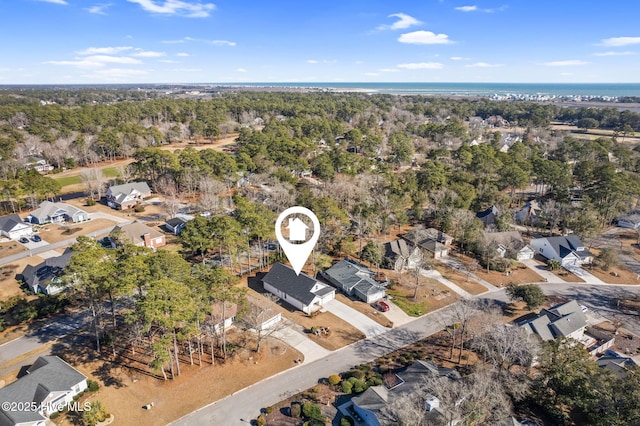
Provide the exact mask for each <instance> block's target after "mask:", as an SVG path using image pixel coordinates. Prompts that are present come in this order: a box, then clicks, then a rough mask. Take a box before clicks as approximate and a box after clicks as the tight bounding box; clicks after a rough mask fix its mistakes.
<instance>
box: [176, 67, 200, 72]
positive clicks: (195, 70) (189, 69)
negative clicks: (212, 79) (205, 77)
mask: <svg viewBox="0 0 640 426" xmlns="http://www.w3.org/2000/svg"><path fill="white" fill-rule="evenodd" d="M173 71H176V72H200V71H202V69H200V68H174V69H173Z"/></svg>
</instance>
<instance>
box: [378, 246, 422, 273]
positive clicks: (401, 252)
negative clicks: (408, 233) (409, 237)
mask: <svg viewBox="0 0 640 426" xmlns="http://www.w3.org/2000/svg"><path fill="white" fill-rule="evenodd" d="M384 249H385V254H384V258H383V264H384V266H385V267H386V268H388V269H392V270H394V271H399V270H400V269H401V268H404V269H415V268H416V267H417V266H418V265H420V262H421V260H422V252H421V251H420V248H419V247H416V246H409V244H408V243H407V241H406V240H404V239H400V240H393V241H389V242H388V243H386V244H385V245H384Z"/></svg>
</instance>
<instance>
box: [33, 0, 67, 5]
mask: <svg viewBox="0 0 640 426" xmlns="http://www.w3.org/2000/svg"><path fill="white" fill-rule="evenodd" d="M38 1H41V2H44V3H53V4H62V5H65V6H66V5H68V4H69V3H67V2H66V1H65V0H38Z"/></svg>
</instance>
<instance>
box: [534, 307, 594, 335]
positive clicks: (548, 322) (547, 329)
mask: <svg viewBox="0 0 640 426" xmlns="http://www.w3.org/2000/svg"><path fill="white" fill-rule="evenodd" d="M523 325H526V326H528V327H530V328H531V330H532V331H533V332H535V333H536V334H538V335H539V336H540V338H542V339H543V340H553V339H555V338H557V337H566V336H568V335H570V334H571V333H573V332H575V331H577V330H579V329H581V328H584V327H586V326H587V317H586V316H585V314H584V312H582V309H581V308H580V305H578V302H576V301H575V300H571V301H569V302H566V303H561V304H559V305H556V306H553V307H551V308H549V309H543V310H542V311H540V314H538V316H537V317H535V318H534V319H533V320H530V321H527V322H526V323H525V324H523Z"/></svg>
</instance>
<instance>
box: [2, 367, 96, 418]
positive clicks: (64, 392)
mask: <svg viewBox="0 0 640 426" xmlns="http://www.w3.org/2000/svg"><path fill="white" fill-rule="evenodd" d="M85 389H87V376H85V375H84V374H82V373H81V372H79V371H78V370H76V369H75V368H73V367H72V366H70V365H69V364H67V363H66V362H64V361H63V360H62V359H61V358H59V357H57V356H41V357H38V359H36V361H35V362H34V363H33V365H32V366H31V367H29V369H28V370H27V374H26V375H25V376H22V377H21V378H20V379H18V380H17V381H15V382H13V383H11V384H9V385H7V386H5V387H3V388H1V389H0V401H2V402H3V403H7V402H8V403H9V404H2V407H0V425H2V426H5V425H12V426H13V425H20V426H27V425H29V426H44V425H45V424H47V418H48V417H49V416H50V415H51V414H53V413H54V412H56V411H57V407H66V406H68V405H69V404H71V403H72V402H73V397H74V396H76V395H78V394H79V393H80V392H82V391H84V390H85ZM14 402H15V403H16V404H11V403H14ZM26 404H29V407H31V406H32V405H31V404H33V406H34V407H37V408H38V409H37V410H31V409H26V410H25V409H23V406H24V405H26ZM21 405H22V406H21ZM13 408H22V409H20V410H17V409H15V410H14V409H13Z"/></svg>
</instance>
